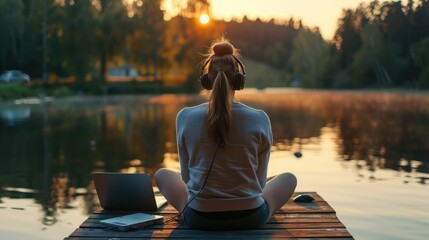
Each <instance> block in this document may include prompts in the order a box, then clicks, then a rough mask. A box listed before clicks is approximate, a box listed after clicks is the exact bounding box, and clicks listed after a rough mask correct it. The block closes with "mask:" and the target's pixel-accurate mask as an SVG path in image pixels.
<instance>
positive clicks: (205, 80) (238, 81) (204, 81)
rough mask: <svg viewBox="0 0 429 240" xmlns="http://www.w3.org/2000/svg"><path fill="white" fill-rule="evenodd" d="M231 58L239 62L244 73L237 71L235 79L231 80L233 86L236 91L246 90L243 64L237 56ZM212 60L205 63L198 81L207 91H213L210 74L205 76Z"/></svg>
mask: <svg viewBox="0 0 429 240" xmlns="http://www.w3.org/2000/svg"><path fill="white" fill-rule="evenodd" d="M231 56H232V57H233V58H234V59H235V60H236V61H237V63H238V65H239V66H240V68H241V70H242V71H243V73H240V71H237V73H235V75H234V77H233V78H232V79H230V80H231V84H232V87H233V89H234V90H241V89H243V88H244V83H245V82H246V70H245V69H244V65H243V63H241V61H240V60H239V59H238V58H237V57H236V56H234V55H231ZM210 60H211V58H210V59H208V60H207V61H205V62H204V64H203V66H202V67H201V71H200V77H199V78H198V80H199V81H200V82H201V85H202V86H203V88H204V89H206V90H212V89H213V81H211V80H210V79H209V74H208V73H206V74H204V68H205V67H206V66H207V64H209V62H210Z"/></svg>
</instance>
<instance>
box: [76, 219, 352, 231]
mask: <svg viewBox="0 0 429 240" xmlns="http://www.w3.org/2000/svg"><path fill="white" fill-rule="evenodd" d="M79 227H80V228H106V225H103V224H101V223H99V220H95V219H87V220H86V221H84V222H83V223H82V224H81V225H80V226H79ZM279 228H287V229H293V228H345V226H344V225H343V224H342V223H341V222H340V221H338V220H337V221H332V222H305V221H300V222H298V221H297V222H292V221H291V222H288V223H279V222H271V223H267V224H265V226H263V227H261V228H260V229H279ZM147 229H188V227H187V226H185V225H183V224H180V223H178V222H177V221H172V222H169V223H166V224H164V225H154V226H150V227H147Z"/></svg>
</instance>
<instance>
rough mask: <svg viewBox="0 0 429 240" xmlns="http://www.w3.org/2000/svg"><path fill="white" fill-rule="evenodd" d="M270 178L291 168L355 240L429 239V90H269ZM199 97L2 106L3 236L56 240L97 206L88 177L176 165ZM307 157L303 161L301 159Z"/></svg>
mask: <svg viewBox="0 0 429 240" xmlns="http://www.w3.org/2000/svg"><path fill="white" fill-rule="evenodd" d="M239 99H240V101H241V102H243V103H245V104H247V105H249V106H252V107H255V108H261V109H263V110H265V111H266V112H267V114H268V115H269V116H270V118H271V124H272V129H273V134H274V142H275V145H274V147H273V149H272V157H271V162H270V166H269V175H274V174H277V173H280V172H283V171H290V172H293V173H295V174H296V175H297V177H298V188H297V191H317V192H318V193H319V194H320V195H321V196H322V197H324V198H325V199H326V200H327V201H328V202H329V203H330V204H331V205H332V206H333V207H334V209H335V210H336V211H337V215H338V217H339V218H340V220H341V221H342V222H343V223H344V224H345V225H346V226H347V228H348V230H349V231H350V232H351V233H352V234H353V235H354V236H355V237H356V238H357V239H425V238H426V237H427V235H429V230H428V226H429V207H428V206H429V204H428V202H429V201H428V198H429V95H428V94H415V93H414V94H413V93H371V92H366V93H363V92H322V91H288V90H266V91H251V90H249V91H247V92H245V93H242V94H240V96H239ZM203 101H204V97H201V96H197V95H160V96H123V97H109V98H104V97H88V98H86V97H79V98H71V99H63V100H54V101H48V102H46V103H43V102H39V101H36V100H33V101H25V102H16V104H2V105H0V222H1V223H2V224H0V238H1V239H9V238H16V239H59V238H63V237H65V236H68V235H69V234H70V233H71V232H72V231H73V230H74V229H75V228H77V227H78V226H79V224H80V223H81V222H82V221H84V220H85V219H86V217H87V216H88V214H89V213H90V212H91V211H93V210H94V209H96V208H97V207H98V201H97V197H96V195H95V194H94V187H93V183H92V181H91V176H90V173H91V172H92V171H120V172H146V173H150V174H153V173H154V172H155V171H156V170H157V169H158V168H160V167H168V168H171V169H176V170H178V169H179V165H178V162H177V155H176V143H175V126H174V124H175V116H176V113H177V112H178V111H179V110H180V109H181V108H183V107H185V106H190V105H195V104H198V103H201V102H203ZM296 151H301V152H302V154H303V156H302V158H296V157H295V156H294V154H293V153H294V152H296Z"/></svg>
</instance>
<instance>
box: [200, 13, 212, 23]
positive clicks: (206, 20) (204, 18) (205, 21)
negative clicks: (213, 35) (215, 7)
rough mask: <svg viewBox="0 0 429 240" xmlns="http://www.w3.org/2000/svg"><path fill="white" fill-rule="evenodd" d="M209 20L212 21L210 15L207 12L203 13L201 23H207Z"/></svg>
mask: <svg viewBox="0 0 429 240" xmlns="http://www.w3.org/2000/svg"><path fill="white" fill-rule="evenodd" d="M209 21H210V17H209V16H208V15H207V14H205V13H203V14H201V16H200V23H202V24H207V23H208V22H209Z"/></svg>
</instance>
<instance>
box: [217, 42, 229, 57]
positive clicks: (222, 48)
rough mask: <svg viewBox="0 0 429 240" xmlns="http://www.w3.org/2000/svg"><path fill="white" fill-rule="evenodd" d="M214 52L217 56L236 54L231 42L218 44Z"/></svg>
mask: <svg viewBox="0 0 429 240" xmlns="http://www.w3.org/2000/svg"><path fill="white" fill-rule="evenodd" d="M213 52H214V55H215V56H219V57H220V56H223V55H227V54H234V46H232V44H230V43H229V42H220V43H216V44H215V45H214V46H213Z"/></svg>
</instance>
